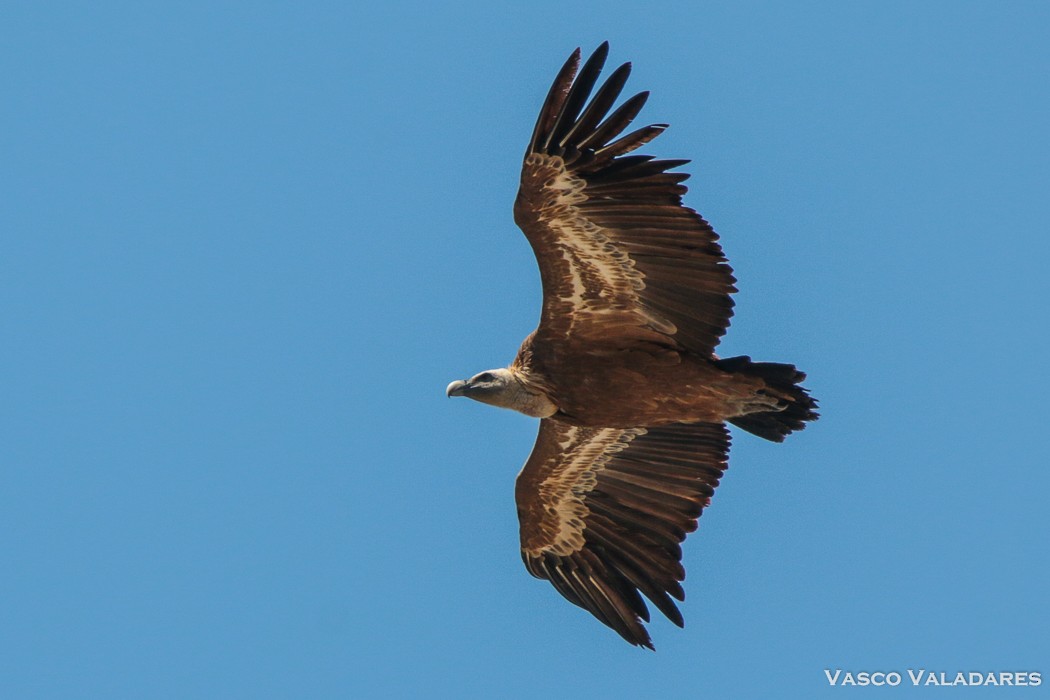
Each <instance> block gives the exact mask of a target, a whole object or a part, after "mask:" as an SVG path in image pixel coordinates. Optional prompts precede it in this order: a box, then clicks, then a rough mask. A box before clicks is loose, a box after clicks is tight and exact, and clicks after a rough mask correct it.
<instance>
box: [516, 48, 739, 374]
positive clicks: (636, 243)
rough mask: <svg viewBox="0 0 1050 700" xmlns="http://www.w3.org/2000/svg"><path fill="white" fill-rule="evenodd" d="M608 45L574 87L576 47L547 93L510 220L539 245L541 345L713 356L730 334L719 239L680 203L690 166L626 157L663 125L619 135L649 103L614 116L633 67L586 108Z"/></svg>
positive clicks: (635, 103) (636, 101)
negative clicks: (654, 347) (648, 345)
mask: <svg viewBox="0 0 1050 700" xmlns="http://www.w3.org/2000/svg"><path fill="white" fill-rule="evenodd" d="M608 50H609V47H608V44H607V43H605V44H602V45H601V46H600V47H598V50H597V51H595V52H594V54H593V55H592V56H591V57H590V59H588V61H587V63H586V64H585V65H584V66H583V69H582V70H581V71H580V74H579V77H577V78H576V79H575V81H574V80H573V76H574V75H575V73H576V68H577V66H578V65H579V60H580V51H579V49H577V50H576V51H575V52H574V53H573V54H572V56H571V57H570V58H569V60H568V61H567V62H566V63H565V66H564V67H563V68H562V69H561V72H560V73H559V74H558V77H557V78H556V79H555V81H554V85H553V86H552V87H551V91H550V94H548V96H547V100H546V102H545V103H544V105H543V108H542V109H541V111H540V116H539V120H538V121H537V123H536V129H535V131H534V133H533V135H532V140H531V141H530V143H529V148H528V151H527V152H526V154H525V163H524V166H523V168H522V173H521V188H520V189H519V191H518V197H517V199H516V201H515V203H514V220H515V221H516V222H517V223H518V226H520V227H521V229H522V231H524V233H525V236H526V237H527V238H528V239H529V242H530V243H531V244H532V248H533V251H534V252H535V254H536V259H537V261H538V262H539V267H540V277H541V279H542V281H543V312H542V316H541V319H540V326H539V328H538V331H537V333H538V336H539V338H540V339H545V340H554V341H565V340H582V341H585V342H586V341H587V340H594V339H602V340H608V341H612V342H617V341H619V342H621V343H624V344H629V343H630V342H631V341H643V342H645V341H655V342H660V343H662V344H665V345H670V346H672V347H680V348H684V349H687V350H691V351H693V352H697V353H701V354H707V353H709V352H711V351H712V350H713V348H714V347H715V345H717V344H718V340H719V338H720V337H721V336H722V334H723V333H724V332H725V329H726V328H727V327H728V326H729V318H730V316H732V313H733V311H732V309H733V302H732V299H731V298H730V296H729V295H730V294H731V293H732V292H735V291H736V289H735V288H734V287H733V283H734V282H735V280H734V279H733V272H732V269H731V268H730V267H729V265H728V264H727V263H726V259H725V257H724V256H723V255H722V248H721V246H719V245H718V242H717V241H718V236H717V235H716V234H715V232H714V231H713V230H712V229H711V227H710V226H709V225H708V223H707V222H706V221H704V220H703V219H702V218H701V217H700V215H698V214H697V213H696V212H695V211H693V210H692V209H689V208H688V207H685V206H683V205H682V195H683V194H684V193H685V192H686V187H685V186H684V185H682V184H680V183H681V182H682V181H683V180H685V179H686V178H688V177H689V176H688V175H687V174H685V173H669V172H666V171H667V170H668V169H670V168H674V167H676V166H679V165H682V164H684V163H687V162H688V161H684V160H653V158H652V156H638V155H631V156H627V155H624V154H626V153H628V152H630V151H633V150H634V149H636V148H638V147H639V146H641V145H642V144H644V143H647V142H648V141H650V140H652V139H653V138H655V137H656V136H658V135H659V134H660V133H661V132H662V131H663V130H664V129H665V128H666V127H667V125H666V124H655V125H651V126H646V127H643V128H641V129H638V130H636V131H633V132H631V133H630V134H627V135H626V136H623V137H621V138H617V137H618V136H619V135H620V133H621V132H623V130H624V129H626V128H627V126H628V125H629V124H630V123H631V121H632V120H633V119H634V117H635V116H636V115H637V114H638V112H639V110H641V108H642V105H643V104H645V100H646V98H647V97H648V93H647V92H643V93H640V94H638V95H635V96H634V97H632V98H630V99H629V100H627V101H625V102H624V103H623V104H622V105H621V106H620V107H619V108H617V109H616V110H615V111H613V113H612V114H609V115H608V117H606V114H607V113H608V112H609V109H610V108H611V107H612V104H613V103H614V102H615V101H616V98H617V97H618V96H619V94H620V90H621V89H622V88H623V85H624V83H625V82H626V80H627V76H628V74H629V73H630V64H624V65H622V66H620V67H619V68H618V69H617V70H616V71H615V72H613V74H612V75H611V76H610V77H609V79H608V80H606V82H605V83H604V84H603V85H602V87H601V88H600V89H599V90H598V92H597V93H596V94H595V95H594V98H593V99H592V100H591V101H590V103H589V104H588V103H587V98H588V96H589V95H590V92H591V89H592V88H593V87H594V84H595V82H596V81H597V79H598V74H599V73H600V72H601V69H602V65H603V64H604V63H605V57H606V55H607V54H608Z"/></svg>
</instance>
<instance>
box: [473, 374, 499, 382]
mask: <svg viewBox="0 0 1050 700" xmlns="http://www.w3.org/2000/svg"><path fill="white" fill-rule="evenodd" d="M475 379H476V380H477V381H479V382H491V381H492V380H493V379H495V377H494V376H492V372H482V373H481V374H479V375H478V376H477V377H475Z"/></svg>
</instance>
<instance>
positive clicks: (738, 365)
mask: <svg viewBox="0 0 1050 700" xmlns="http://www.w3.org/2000/svg"><path fill="white" fill-rule="evenodd" d="M715 364H716V365H717V366H718V367H719V369H721V370H722V371H724V372H732V373H734V374H746V375H748V376H751V377H761V378H762V379H764V380H765V382H766V384H767V385H768V386H769V388H770V389H772V390H773V391H774V392H776V393H777V394H781V395H786V396H788V397H789V399H788V400H786V401H785V402H784V403H785V404H786V405H785V407H784V409H783V410H780V411H763V412H760V413H749V414H748V415H746V416H740V417H739V418H730V419H729V422H730V423H732V424H733V425H735V426H737V427H738V428H743V429H744V430H746V431H747V432H749V433H753V434H755V435H757V436H759V437H762V438H765V439H766V440H772V441H773V442H783V441H784V438H785V437H787V436H788V435H790V434H791V433H792V432H794V431H796V430H802V429H803V428H805V427H806V422H807V421H811V420H816V419H817V417H818V416H819V414H818V413H817V412H816V408H817V401H816V399H814V398H812V397H811V396H810V395H809V392H808V391H806V390H805V389H804V388H802V387H801V386H799V383H800V382H802V380H804V379H805V378H806V374H805V373H804V372H799V371H798V370H797V369H795V366H794V365H782V364H778V363H775V362H752V361H751V358H750V357H747V356H746V355H744V356H741V357H729V358H726V359H724V360H717V361H716V362H715Z"/></svg>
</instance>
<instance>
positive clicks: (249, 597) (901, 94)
mask: <svg viewBox="0 0 1050 700" xmlns="http://www.w3.org/2000/svg"><path fill="white" fill-rule="evenodd" d="M20 5H21V6H20V7H17V6H12V5H10V4H9V5H8V6H7V7H6V8H5V10H4V11H3V17H2V20H0V95H2V96H3V97H2V101H0V179H2V183H3V184H2V188H0V193H2V194H0V324H2V325H0V335H2V338H0V601H2V602H0V695H2V696H3V697H5V698H80V697H85V698H180V699H181V698H327V697H331V698H336V697H341V698H346V697H354V698H368V697H471V696H482V697H507V698H513V697H555V698H568V697H574V698H590V697H672V698H724V697H734V698H750V697H820V696H823V695H827V696H829V697H836V696H840V695H841V694H842V693H845V692H848V691H846V690H843V689H839V688H836V689H831V688H828V687H827V681H826V680H825V678H824V674H823V669H824V668H843V669H852V670H854V671H859V670H894V669H896V670H898V671H900V672H903V671H904V670H905V669H907V668H928V669H934V670H943V671H947V672H951V673H954V672H955V671H958V670H962V671H1026V670H1029V671H1030V670H1039V671H1042V672H1043V673H1044V674H1050V634H1048V633H1047V623H1048V620H1050V602H1048V595H1047V593H1046V589H1047V582H1048V579H1050V565H1048V555H1047V552H1048V551H1050V548H1048V546H1047V545H1048V533H1050V527H1048V522H1050V520H1048V515H1047V502H1048V493H1050V460H1048V459H1047V442H1046V437H1047V432H1048V429H1047V401H1048V395H1050V379H1048V378H1050V360H1048V359H1047V357H1046V347H1047V341H1048V337H1047V336H1048V320H1047V319H1048V310H1047V306H1048V300H1050V283H1048V277H1050V275H1048V272H1047V266H1048V263H1047V257H1048V252H1050V251H1048V246H1047V242H1046V241H1047V222H1048V221H1050V137H1048V135H1047V134H1048V131H1047V129H1048V127H1050V89H1048V86H1050V42H1048V40H1047V37H1048V36H1050V5H1047V4H1046V3H1043V2H1009V3H1005V2H983V3H976V2H864V3H842V2H830V1H829V2H810V3H776V4H774V3H749V2H743V3H738V2H717V3H664V4H661V5H660V6H659V8H657V7H656V6H654V7H653V9H648V10H645V9H642V7H643V6H642V4H639V3H617V2H609V3H593V4H582V3H568V4H567V5H566V4H564V3H561V2H533V3H520V4H518V5H517V6H516V7H497V6H494V5H490V4H489V3H458V2H453V3H418V4H410V3H391V4H390V5H387V6H383V7H379V6H378V5H379V3H368V4H364V5H362V4H360V3H343V2H330V3H313V2H308V3H252V4H244V3H238V4H234V3H213V2H207V3H204V2H180V3H168V4H155V3H137V2H135V3H133V2H126V3H105V2H103V3H58V4H45V3H37V4H32V3H21V4H20ZM604 39H608V40H610V41H611V42H612V59H611V60H612V62H613V63H619V62H620V61H625V60H631V61H633V62H634V63H635V71H634V75H633V77H632V80H631V82H630V84H629V87H630V88H633V89H634V90H635V91H640V90H643V89H648V90H651V91H652V98H651V100H650V102H649V105H648V106H647V108H646V110H645V112H644V113H643V117H642V119H643V120H645V121H647V122H668V123H670V124H671V125H672V127H671V129H670V130H669V131H668V132H667V133H666V134H665V135H664V136H662V137H661V138H660V139H658V140H657V141H656V142H655V143H653V144H651V146H650V147H649V148H648V149H647V150H648V151H649V152H652V153H654V154H656V155H658V156H663V157H676V158H677V157H684V158H693V159H694V163H692V164H691V165H690V166H689V168H688V169H689V170H690V172H692V173H693V174H694V177H693V179H692V180H691V181H690V185H691V190H690V193H689V195H687V201H688V203H689V204H691V205H692V206H693V207H695V208H697V209H698V210H700V211H701V212H702V213H703V214H704V215H705V216H706V217H707V218H709V219H710V220H711V221H712V222H713V224H714V225H715V227H716V228H717V230H718V231H719V232H720V233H721V235H722V237H723V242H724V245H725V249H726V252H727V254H728V255H729V257H730V259H731V261H732V264H733V266H734V268H735V269H736V271H737V276H738V277H739V279H740V285H739V286H740V288H741V291H740V293H739V294H738V295H737V297H736V298H737V315H736V317H735V319H734V323H733V326H732V328H731V329H730V332H729V335H728V337H727V339H726V341H725V343H724V344H723V346H722V348H721V352H722V353H723V354H725V355H730V354H741V353H748V354H751V355H753V356H755V357H756V358H759V359H765V360H780V361H791V362H795V363H797V364H798V365H799V366H800V367H802V368H804V369H805V370H806V371H808V372H809V374H810V380H809V385H810V386H811V388H812V390H813V392H814V394H815V395H816V396H818V397H819V398H820V400H821V403H822V411H823V414H824V417H823V418H822V419H821V420H820V422H818V423H816V424H815V425H814V426H813V427H812V428H811V429H810V430H807V431H806V432H805V433H803V434H800V435H796V436H794V437H792V438H791V439H790V440H789V441H788V442H787V443H785V444H783V445H774V444H772V443H766V442H763V441H761V440H758V439H757V438H752V437H750V436H747V435H744V434H739V433H738V434H736V441H735V445H734V448H733V454H732V461H731V469H730V471H729V473H728V474H727V477H726V479H725V480H724V481H723V485H722V486H721V488H720V489H719V491H718V493H717V494H716V497H715V500H714V504H713V506H712V507H711V508H710V509H709V510H708V511H707V513H706V514H705V516H704V518H703V521H702V525H701V528H700V530H699V531H698V532H697V533H695V534H694V535H692V536H691V537H690V538H689V540H688V541H687V542H686V546H685V563H686V565H687V569H688V572H689V575H688V579H687V582H686V583H687V586H686V588H687V594H688V598H687V601H686V603H685V604H684V606H683V611H684V613H685V617H686V628H685V629H684V630H678V629H677V628H675V627H673V626H672V625H671V624H670V623H667V622H666V621H662V620H661V621H657V622H655V623H654V624H653V625H652V627H651V629H652V632H653V635H654V640H655V642H656V645H657V652H656V653H655V654H654V653H650V652H648V651H643V650H638V649H635V648H632V647H630V646H628V645H626V644H624V643H623V642H622V641H621V640H620V639H619V638H618V637H617V636H616V635H615V634H613V633H612V632H611V631H609V630H607V629H605V628H604V627H603V626H602V625H600V624H599V623H598V622H597V621H595V620H594V619H592V618H591V617H590V616H589V615H588V614H586V613H584V612H583V611H581V610H579V609H577V608H575V607H573V606H572V605H570V604H568V603H567V602H565V601H564V600H562V599H561V598H560V597H559V596H558V595H557V593H556V592H555V591H554V590H553V589H552V588H550V586H549V585H548V584H547V583H545V582H541V581H536V580H534V579H532V578H531V577H530V576H528V574H527V573H526V572H525V571H524V568H523V567H522V565H521V561H520V559H519V555H518V548H517V523H516V516H515V510H514V504H513V482H514V477H515V474H516V473H517V471H518V469H519V468H520V466H521V465H522V463H523V462H524V460H525V458H526V456H527V455H528V453H529V450H530V448H531V446H532V442H533V437H534V434H535V429H536V425H535V422H534V421H533V420H532V419H528V418H525V417H523V416H519V415H516V414H512V413H509V412H501V411H497V410H495V409H491V408H488V407H485V406H482V405H480V404H474V403H472V402H468V401H464V400H459V401H449V400H448V399H446V398H445V396H444V387H445V385H446V384H447V383H448V382H449V381H450V380H452V379H457V378H461V377H464V376H468V375H470V374H472V373H474V372H476V371H479V370H482V369H487V368H489V367H493V366H499V365H503V364H505V363H507V362H509V361H510V360H511V358H512V357H513V355H514V353H515V351H516V349H517V347H518V344H519V343H520V341H521V340H522V338H523V337H524V336H525V335H526V334H527V333H528V332H529V331H530V330H531V329H532V328H533V327H534V325H535V323H536V319H537V317H538V313H539V303H540V289H539V279H538V274H537V272H536V269H535V264H534V261H533V259H532V254H531V251H530V250H529V248H528V246H527V244H526V242H525V240H524V238H523V237H522V236H521V235H520V233H519V232H518V230H517V229H516V228H515V226H514V224H513V222H512V220H511V213H510V208H511V202H512V200H513V196H514V192H515V190H516V187H517V176H518V168H519V164H520V158H521V154H522V152H523V149H524V146H525V142H526V140H527V138H528V136H529V134H530V133H531V129H532V125H533V120H534V118H535V114H536V111H537V109H538V107H539V105H540V103H541V101H542V99H543V96H544V95H545V93H546V90H547V88H548V86H549V84H550V81H551V79H552V77H553V75H554V73H555V72H556V71H557V69H558V67H559V66H560V65H561V63H562V61H563V60H564V59H565V57H566V56H567V55H568V53H569V52H570V51H571V50H572V49H573V48H574V47H576V46H578V45H582V46H583V47H584V49H585V50H587V51H589V50H591V49H593V47H595V46H596V45H597V44H598V43H599V42H600V41H602V40H604ZM905 684H906V685H907V684H908V682H907V680H905ZM1048 686H1050V683H1044V685H1043V687H1042V688H1041V689H1039V690H1038V691H1036V692H1035V693H1033V692H1032V691H1031V690H1029V691H1018V690H1014V691H1007V693H1012V694H1024V695H1025V696H1026V697H1027V696H1029V695H1034V694H1040V695H1041V694H1042V693H1043V692H1045V691H1046V690H1047V688H1048ZM882 692H884V693H886V694H887V695H889V694H892V695H893V696H894V697H896V696H897V695H910V694H912V693H913V691H912V690H911V689H910V688H904V687H901V688H898V689H896V690H892V691H882ZM919 692H925V694H935V693H934V692H933V690H932V689H928V690H926V691H921V690H920V691H919ZM940 692H942V693H944V692H947V693H958V692H961V691H959V690H955V691H943V690H942V691H940ZM1000 692H1002V691H1000ZM938 697H939V696H938ZM953 697H954V694H953Z"/></svg>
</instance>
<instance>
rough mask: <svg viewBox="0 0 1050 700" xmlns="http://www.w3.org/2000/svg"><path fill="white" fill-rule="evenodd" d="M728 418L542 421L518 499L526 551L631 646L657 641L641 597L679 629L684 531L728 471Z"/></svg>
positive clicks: (542, 572) (534, 566) (538, 571)
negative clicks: (650, 424)
mask: <svg viewBox="0 0 1050 700" xmlns="http://www.w3.org/2000/svg"><path fill="white" fill-rule="evenodd" d="M728 452H729V434H728V432H727V431H726V428H725V425H724V424H721V423H696V424H692V425H682V424H677V425H668V426H661V427H656V428H627V429H622V428H580V427H575V426H571V425H567V424H565V423H561V422H559V421H554V420H549V419H546V420H543V421H542V422H541V423H540V433H539V437H538V438H537V439H536V446H535V447H534V448H533V451H532V455H531V456H530V457H529V460H528V462H527V463H526V464H525V468H524V469H522V471H521V474H519V475H518V481H517V485H516V488H515V497H516V500H517V504H518V519H519V521H520V523H521V556H522V559H523V560H524V562H525V567H526V568H527V569H528V570H529V573H531V574H532V575H533V576H536V577H538V578H545V579H548V580H549V581H550V582H551V583H552V584H554V587H555V588H556V589H558V592H559V593H561V594H562V595H563V596H565V597H566V598H567V599H568V600H570V601H571V602H573V603H575V604H576V605H579V606H580V607H582V608H585V609H586V610H588V611H590V612H591V614H593V615H594V616H595V617H597V618H598V619H599V620H601V621H602V622H604V623H605V624H606V625H608V626H609V627H611V628H613V629H614V630H616V631H617V632H618V633H619V634H620V636H622V637H623V638H624V639H626V640H627V641H628V642H630V643H631V644H635V645H641V646H646V647H649V648H650V649H651V648H652V642H651V641H650V639H649V633H648V632H647V631H646V629H645V626H644V625H643V624H642V620H644V621H646V622H648V621H649V610H648V608H647V607H646V604H645V602H644V601H643V600H642V597H641V596H642V595H644V596H645V597H646V598H648V599H649V600H650V601H652V603H653V604H654V605H655V606H656V607H657V608H658V609H659V610H660V611H661V612H663V614H664V615H666V616H667V617H668V618H669V619H670V620H671V621H672V622H674V623H675V624H676V625H678V626H679V627H681V626H682V624H683V620H682V614H681V613H680V612H679V610H678V607H677V606H676V605H675V604H674V601H673V600H672V598H675V599H677V600H684V599H685V592H684V591H683V590H682V586H681V583H680V582H681V581H682V580H683V579H684V578H685V570H684V569H683V568H682V564H681V559H682V549H681V547H680V546H679V544H680V543H681V542H682V540H684V539H685V536H686V533H689V532H692V531H693V530H695V529H696V521H697V518H699V517H700V512H701V511H702V510H703V508H704V507H705V506H706V505H707V504H708V503H709V502H710V499H711V496H712V494H713V493H714V490H715V487H716V486H718V480H719V479H720V478H721V477H722V473H723V472H724V471H725V469H726V459H727V455H728Z"/></svg>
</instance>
